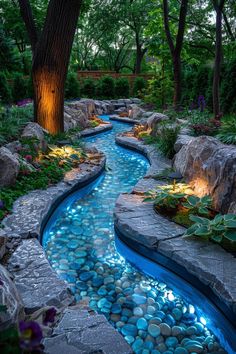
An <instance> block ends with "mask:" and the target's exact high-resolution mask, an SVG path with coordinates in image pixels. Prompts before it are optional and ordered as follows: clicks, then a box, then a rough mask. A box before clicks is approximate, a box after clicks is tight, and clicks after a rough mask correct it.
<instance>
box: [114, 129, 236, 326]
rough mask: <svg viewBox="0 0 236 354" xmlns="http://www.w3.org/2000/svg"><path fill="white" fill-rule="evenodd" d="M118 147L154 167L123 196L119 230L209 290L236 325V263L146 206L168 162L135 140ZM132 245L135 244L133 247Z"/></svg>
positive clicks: (123, 138) (120, 140)
mask: <svg viewBox="0 0 236 354" xmlns="http://www.w3.org/2000/svg"><path fill="white" fill-rule="evenodd" d="M116 140H117V143H118V144H120V145H123V146H127V147H130V148H133V149H135V150H137V151H140V152H142V153H143V154H144V155H146V156H147V157H148V159H149V161H150V163H151V167H150V169H149V171H148V172H147V175H146V176H145V177H144V179H142V180H141V181H139V183H138V184H137V185H136V186H135V188H134V189H133V191H132V193H131V194H121V195H120V197H119V198H118V200H117V203H116V208H115V211H114V219H115V227H116V229H117V230H118V232H119V233H120V234H121V235H123V236H124V238H126V239H129V240H132V242H135V243H136V244H137V245H138V244H141V245H144V246H146V247H147V248H149V249H152V250H154V251H156V252H157V254H162V255H164V256H165V257H167V259H170V260H171V261H172V262H173V264H178V265H180V266H181V267H183V269H184V270H185V272H186V274H188V275H192V276H195V277H196V278H197V279H198V280H199V281H200V284H201V283H202V284H204V285H206V286H209V287H210V289H211V290H212V292H213V294H214V296H215V298H216V301H217V304H218V306H219V307H221V309H222V310H223V312H225V315H226V316H227V317H228V318H230V320H231V321H232V322H235V325H236V287H235V284H236V259H235V257H233V256H232V255H231V254H230V253H228V252H226V251H225V250H224V249H223V248H222V247H220V246H218V245H216V244H214V243H211V242H204V241H201V240H199V239H196V238H183V237H182V236H181V235H182V234H183V233H184V231H185V228H183V227H181V226H178V225H177V224H175V223H173V222H171V221H169V220H168V219H166V218H164V217H163V216H161V215H158V214H157V213H156V212H154V210H153V204H152V203H144V202H143V201H142V200H143V198H144V197H143V196H142V194H143V193H144V192H146V191H148V190H150V189H153V188H155V186H156V185H157V184H160V183H163V182H160V181H157V180H156V179H153V176H155V175H157V174H158V173H159V172H160V170H163V169H164V168H166V166H168V165H169V164H168V162H166V161H165V160H163V158H160V156H159V155H158V153H157V152H156V151H154V150H152V148H151V147H150V146H148V145H144V143H142V142H141V141H139V140H137V139H136V138H133V137H127V136H121V135H119V136H118V137H117V139H116ZM131 244H132V243H131Z"/></svg>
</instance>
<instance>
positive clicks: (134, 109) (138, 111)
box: [129, 104, 144, 119]
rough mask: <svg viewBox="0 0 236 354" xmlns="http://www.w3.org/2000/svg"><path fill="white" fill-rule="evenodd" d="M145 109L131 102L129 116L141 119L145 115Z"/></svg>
mask: <svg viewBox="0 0 236 354" xmlns="http://www.w3.org/2000/svg"><path fill="white" fill-rule="evenodd" d="M143 114H144V110H143V109H142V108H141V107H139V106H138V105H137V104H131V105H130V106H129V118H131V119H140V118H142V117H143Z"/></svg>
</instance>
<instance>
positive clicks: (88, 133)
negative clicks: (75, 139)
mask: <svg viewBox="0 0 236 354" xmlns="http://www.w3.org/2000/svg"><path fill="white" fill-rule="evenodd" d="M112 128H113V127H112V124H111V123H104V124H100V125H98V126H97V127H95V128H87V129H84V130H83V131H82V132H81V133H79V135H78V136H79V137H80V138H87V137H89V136H93V135H97V134H101V133H104V132H107V131H109V130H111V129H112Z"/></svg>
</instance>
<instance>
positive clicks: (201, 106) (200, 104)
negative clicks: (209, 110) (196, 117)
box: [197, 95, 206, 112]
mask: <svg viewBox="0 0 236 354" xmlns="http://www.w3.org/2000/svg"><path fill="white" fill-rule="evenodd" d="M197 103H198V108H199V109H200V112H203V111H204V109H205V107H206V101H205V97H204V96H203V95H200V96H198V99H197Z"/></svg>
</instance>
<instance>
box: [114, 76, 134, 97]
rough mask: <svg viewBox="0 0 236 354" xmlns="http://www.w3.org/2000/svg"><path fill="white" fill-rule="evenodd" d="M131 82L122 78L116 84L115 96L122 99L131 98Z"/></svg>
mask: <svg viewBox="0 0 236 354" xmlns="http://www.w3.org/2000/svg"><path fill="white" fill-rule="evenodd" d="M129 90H130V87H129V80H128V79H126V78H125V77H120V78H119V79H117V80H116V82H115V96H116V97H120V98H128V97H129Z"/></svg>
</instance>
